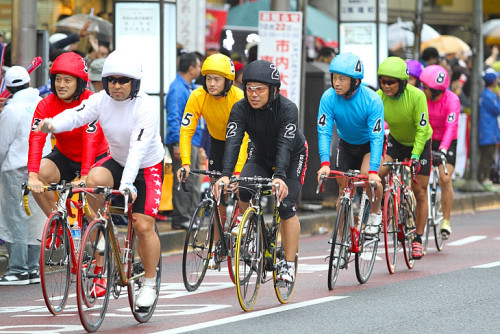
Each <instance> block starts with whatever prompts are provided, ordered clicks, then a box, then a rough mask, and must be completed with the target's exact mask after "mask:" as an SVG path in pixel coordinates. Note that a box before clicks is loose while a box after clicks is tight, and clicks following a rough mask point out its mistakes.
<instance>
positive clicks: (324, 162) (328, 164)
mask: <svg viewBox="0 0 500 334" xmlns="http://www.w3.org/2000/svg"><path fill="white" fill-rule="evenodd" d="M323 166H328V167H330V161H323V162H322V163H321V167H323Z"/></svg>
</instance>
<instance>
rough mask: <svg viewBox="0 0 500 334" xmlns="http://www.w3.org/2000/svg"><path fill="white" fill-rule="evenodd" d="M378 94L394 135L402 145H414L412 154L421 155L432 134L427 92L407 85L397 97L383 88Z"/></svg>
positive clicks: (386, 119)
mask: <svg viewBox="0 0 500 334" xmlns="http://www.w3.org/2000/svg"><path fill="white" fill-rule="evenodd" d="M377 94H378V95H379V96H380V97H381V98H382V102H383V103H384V118H385V121H386V122H387V124H388V125H389V131H390V133H391V135H392V137H393V138H394V139H395V140H396V141H397V142H398V143H400V144H401V145H404V146H408V147H411V146H413V149H412V151H411V154H412V155H416V156H418V157H420V155H421V154H422V151H423V150H424V146H425V143H426V142H427V141H428V140H429V139H431V136H432V128H431V125H430V124H429V112H428V110H427V98H426V97H425V93H424V92H422V91H421V90H420V89H418V88H416V87H413V86H412V85H406V88H405V90H404V92H403V94H401V96H400V97H399V98H397V99H396V98H393V97H389V96H387V95H385V94H384V92H383V91H382V90H381V89H379V90H378V91H377Z"/></svg>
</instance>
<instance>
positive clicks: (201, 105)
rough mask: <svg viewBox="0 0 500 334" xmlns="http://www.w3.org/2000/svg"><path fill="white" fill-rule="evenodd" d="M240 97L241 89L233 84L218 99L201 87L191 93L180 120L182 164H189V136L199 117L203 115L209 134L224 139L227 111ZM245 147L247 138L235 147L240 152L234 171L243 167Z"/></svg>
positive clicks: (245, 156)
mask: <svg viewBox="0 0 500 334" xmlns="http://www.w3.org/2000/svg"><path fill="white" fill-rule="evenodd" d="M242 98H243V91H242V90H241V89H239V88H237V87H234V86H232V87H231V89H230V90H229V92H228V93H227V96H225V97H222V98H220V99H218V100H217V99H215V98H214V97H213V96H212V95H210V94H208V93H207V92H206V91H205V90H204V89H203V87H199V88H197V89H195V90H194V91H193V92H192V93H191V96H189V100H188V102H187V104H186V108H185V109H184V115H183V116H182V122H181V134H180V141H179V146H180V151H181V160H182V164H183V165H190V164H191V138H192V137H193V135H194V133H195V131H196V127H197V126H198V122H199V120H200V118H201V117H202V116H203V118H204V119H205V121H206V122H207V128H208V132H209V133H210V136H212V137H213V138H215V139H217V140H221V141H225V140H226V126H227V121H228V119H229V113H230V112H231V108H232V107H233V105H234V104H235V103H236V102H237V101H239V100H241V99H242ZM247 138H248V137H247ZM247 148H248V139H245V140H244V141H243V145H241V148H238V149H237V152H240V154H239V158H238V163H237V164H236V168H235V172H240V171H241V169H242V168H243V165H244V164H245V161H246V159H247Z"/></svg>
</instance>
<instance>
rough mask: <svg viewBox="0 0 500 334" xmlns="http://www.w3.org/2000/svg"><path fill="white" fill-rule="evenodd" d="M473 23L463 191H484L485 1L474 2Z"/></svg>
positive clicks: (477, 0)
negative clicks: (481, 136) (481, 137)
mask: <svg viewBox="0 0 500 334" xmlns="http://www.w3.org/2000/svg"><path fill="white" fill-rule="evenodd" d="M473 17H474V18H473V21H472V36H473V38H472V71H471V80H472V85H471V113H470V136H469V147H470V150H469V152H470V153H469V161H470V163H469V175H468V176H467V179H466V181H465V184H464V185H463V186H462V187H461V188H460V190H462V191H484V189H483V187H482V186H481V184H480V183H479V181H478V180H477V177H478V163H479V145H478V138H479V129H478V123H479V95H480V94H481V87H482V84H481V73H482V71H483V67H484V66H483V37H482V29H483V0H476V1H474V15H473Z"/></svg>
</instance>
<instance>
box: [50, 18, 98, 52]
mask: <svg viewBox="0 0 500 334" xmlns="http://www.w3.org/2000/svg"><path fill="white" fill-rule="evenodd" d="M89 26H90V20H89V21H87V22H85V24H84V25H83V27H82V29H80V31H78V32H75V33H72V34H70V35H66V34H63V33H55V34H53V35H52V36H50V37H49V53H50V52H52V51H54V50H55V49H65V50H66V51H74V50H76V47H77V45H76V44H77V43H78V41H79V40H80V38H83V37H85V36H88V35H90V31H87V29H88V28H89Z"/></svg>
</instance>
